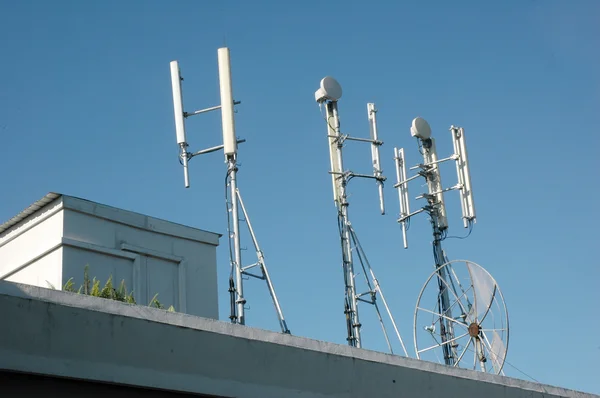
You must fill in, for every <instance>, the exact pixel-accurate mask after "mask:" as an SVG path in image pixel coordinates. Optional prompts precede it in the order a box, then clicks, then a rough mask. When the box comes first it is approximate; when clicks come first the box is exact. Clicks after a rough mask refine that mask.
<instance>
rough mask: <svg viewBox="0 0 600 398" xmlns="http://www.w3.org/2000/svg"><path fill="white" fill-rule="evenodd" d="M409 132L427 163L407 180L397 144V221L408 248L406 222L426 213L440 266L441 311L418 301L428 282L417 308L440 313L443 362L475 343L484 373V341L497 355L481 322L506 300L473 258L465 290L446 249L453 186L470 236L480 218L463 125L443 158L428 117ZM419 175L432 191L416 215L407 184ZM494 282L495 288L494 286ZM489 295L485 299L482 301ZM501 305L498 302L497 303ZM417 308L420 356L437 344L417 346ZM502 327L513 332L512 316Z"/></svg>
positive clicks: (457, 359)
mask: <svg viewBox="0 0 600 398" xmlns="http://www.w3.org/2000/svg"><path fill="white" fill-rule="evenodd" d="M410 132H411V135H412V136H413V137H415V138H417V140H418V146H419V152H420V153H421V155H422V156H423V163H420V164H418V165H416V166H414V167H411V168H410V169H411V170H418V172H417V174H416V175H414V176H412V177H408V178H407V176H406V162H405V158H404V149H402V148H401V149H398V148H394V159H395V162H396V176H397V179H398V183H397V184H395V185H394V187H395V188H398V195H399V200H400V218H399V219H398V222H399V223H400V224H401V225H402V234H403V241H404V247H405V248H407V247H408V242H407V236H406V231H407V223H409V222H410V219H411V217H412V216H414V215H416V214H418V213H421V212H426V213H427V214H428V215H429V220H430V222H431V227H432V233H433V242H432V244H433V258H434V264H435V271H434V274H435V275H437V278H436V282H437V302H436V308H438V311H427V310H424V309H423V308H419V303H420V301H421V296H422V294H423V291H424V290H425V286H424V287H423V290H422V291H421V294H420V296H419V301H418V303H417V310H419V309H420V310H424V311H426V312H428V313H430V315H431V314H433V315H434V316H437V318H438V320H437V322H439V325H440V331H439V333H440V335H439V337H440V338H441V343H439V344H438V347H439V348H441V349H442V352H443V358H444V363H445V364H446V365H449V366H457V365H458V363H459V362H460V361H461V359H462V358H463V356H464V354H465V353H466V351H467V348H468V347H469V344H471V343H473V345H474V347H475V350H476V356H475V358H476V362H477V360H478V361H479V363H480V364H481V369H482V370H484V371H485V369H486V367H485V362H486V355H485V352H484V345H485V344H486V342H487V349H488V352H489V353H490V355H494V354H495V353H494V352H492V351H493V348H492V346H493V345H492V344H491V343H490V342H489V341H487V336H486V335H485V333H484V331H485V329H484V328H483V326H482V323H483V321H484V319H485V318H486V317H487V315H488V313H489V312H490V310H491V308H492V305H493V304H494V300H501V301H502V305H503V306H504V308H505V305H504V302H503V301H504V300H503V298H502V295H501V293H500V291H499V288H498V286H497V284H496V282H495V281H493V278H492V277H491V275H489V273H487V271H485V270H483V269H482V268H481V267H480V266H478V265H476V264H475V263H472V262H465V263H466V264H467V269H468V272H469V275H470V278H469V282H468V285H469V287H468V288H466V289H465V286H464V285H462V284H461V282H460V280H459V278H458V276H457V274H456V272H455V270H454V268H453V267H452V263H456V261H454V262H451V261H449V260H448V258H447V257H446V254H445V252H444V250H443V248H442V241H443V240H444V239H446V237H447V231H448V220H447V217H446V206H445V203H444V193H445V192H448V191H451V190H458V191H459V192H460V202H461V209H462V219H463V226H464V227H465V228H469V234H470V232H471V230H472V227H473V224H474V223H475V222H476V215H475V207H474V202H473V191H472V187H471V177H470V172H469V163H468V157H467V148H466V144H465V133H464V129H463V128H461V127H455V126H451V127H450V132H451V134H452V141H453V144H454V153H453V154H452V155H451V156H449V157H447V158H444V159H438V155H437V149H436V145H435V139H434V138H432V137H431V127H430V126H429V124H428V123H427V121H425V120H424V119H423V118H420V117H417V118H415V119H414V120H413V122H412V126H411V129H410ZM450 160H454V161H455V163H456V172H457V177H458V183H457V184H456V185H454V186H452V187H450V188H443V186H442V178H441V174H440V169H439V165H440V164H441V163H443V162H446V161H450ZM419 177H423V178H424V179H425V181H426V183H427V191H428V192H427V193H424V194H421V195H420V196H418V197H417V199H425V200H426V201H427V204H426V205H425V206H424V207H422V208H420V209H419V210H417V211H414V212H412V213H411V211H410V204H409V197H408V182H410V181H411V180H414V179H416V178H419ZM467 236H468V235H467ZM479 270H483V271H479ZM477 273H479V274H480V275H483V274H485V276H486V278H487V284H486V283H484V282H483V280H482V277H481V276H477V275H478V274H477ZM430 280H432V277H430V278H429V279H428V282H427V283H429V281H430ZM427 283H426V286H427ZM489 286H493V288H489ZM470 290H472V291H473V292H472V293H471V294H473V296H472V297H471V299H469V294H468V293H469V291H470ZM475 291H479V293H481V292H484V293H489V294H480V297H477V296H476V295H475V293H474V292H475ZM484 297H485V300H483V298H484ZM452 300H454V301H452ZM461 300H463V301H464V300H466V304H465V305H463V304H462V303H461ZM477 300H479V301H486V300H487V301H489V302H484V303H483V306H482V307H481V308H484V309H485V311H483V315H482V316H481V317H478V312H477V307H478V306H479V305H481V304H482V303H481V302H479V303H476V301H477ZM457 304H458V305H457ZM496 305H498V304H497V303H496ZM481 308H480V309H481ZM417 310H416V311H415V349H416V353H417V358H419V354H420V353H421V352H424V351H427V350H430V349H432V348H435V346H432V347H428V348H426V349H424V350H419V349H418V348H417V347H416V330H417V329H416V328H417V325H416V319H417V316H416V314H417ZM453 312H454V313H460V314H459V315H458V316H454V315H453ZM505 315H506V317H507V316H508V315H507V313H506V311H505ZM456 327H460V328H464V329H466V330H467V331H466V333H464V334H462V335H459V336H457V333H456V331H455V328H456ZM425 329H426V330H427V331H429V332H430V333H432V334H433V331H434V329H435V326H434V325H433V324H432V325H431V326H427V327H426V328H425ZM501 330H506V332H507V336H508V319H506V329H501ZM463 331H464V330H463ZM488 331H490V332H494V333H495V332H496V330H495V329H488ZM463 337H468V338H469V339H470V340H469V343H467V345H466V346H465V347H464V349H463V350H462V352H461V353H460V354H459V352H458V350H457V347H458V345H459V344H458V342H457V341H458V340H459V339H460V338H463ZM434 340H435V339H434ZM484 340H486V342H484ZM505 349H506V348H504V354H502V355H503V357H504V355H505ZM503 357H502V358H503ZM492 359H493V361H494V367H495V368H496V369H499V370H498V372H500V371H501V368H502V366H501V364H500V365H499V366H496V365H498V363H499V361H498V358H495V357H494V358H492ZM503 362H504V359H502V364H503Z"/></svg>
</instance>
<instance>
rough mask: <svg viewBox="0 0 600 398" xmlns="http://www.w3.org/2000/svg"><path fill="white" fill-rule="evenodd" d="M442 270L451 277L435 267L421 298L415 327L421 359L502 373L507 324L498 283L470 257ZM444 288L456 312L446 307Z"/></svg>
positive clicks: (506, 347)
mask: <svg viewBox="0 0 600 398" xmlns="http://www.w3.org/2000/svg"><path fill="white" fill-rule="evenodd" d="M441 268H444V269H445V271H446V272H445V274H446V275H448V279H447V280H444V279H442V278H440V276H439V272H438V270H436V271H434V272H433V273H432V274H431V275H430V276H429V278H428V279H427V281H426V282H425V285H424V286H423V288H422V289H421V292H420V293H419V298H418V299H417V305H416V307H415V313H414V329H413V333H414V343H415V352H416V356H417V358H418V359H423V360H428V361H434V362H435V361H437V362H440V363H445V364H447V365H450V366H453V367H460V368H465V369H471V370H481V371H483V372H488V373H497V374H504V373H503V367H504V362H505V358H506V353H507V351H508V340H509V339H508V338H509V327H508V310H507V308H506V303H505V301H504V296H503V295H502V292H501V290H500V287H499V286H498V284H497V283H496V281H495V280H494V278H493V277H492V276H491V275H490V274H489V272H487V271H486V270H485V269H484V268H483V267H481V266H480V265H478V264H475V263H474V262H472V261H466V260H453V261H449V262H447V263H445V264H444V265H442V267H441ZM440 290H442V291H444V292H447V293H448V295H449V304H450V306H449V308H450V309H451V310H452V311H448V310H446V311H444V310H443V309H442V303H441V300H440V299H439V297H440V294H439V292H440ZM453 314H454V315H453ZM448 325H451V326H452V330H453V334H452V335H450V333H449V332H448V330H447V328H448Z"/></svg>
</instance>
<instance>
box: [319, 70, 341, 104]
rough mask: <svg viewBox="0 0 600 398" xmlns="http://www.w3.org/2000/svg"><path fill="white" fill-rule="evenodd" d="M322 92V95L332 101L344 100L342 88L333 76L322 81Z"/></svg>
mask: <svg viewBox="0 0 600 398" xmlns="http://www.w3.org/2000/svg"><path fill="white" fill-rule="evenodd" d="M320 90H321V94H322V95H323V96H324V97H325V98H327V99H328V100H330V101H337V100H339V99H340V98H342V86H340V84H339V83H338V81H337V80H335V79H334V78H333V77H331V76H325V77H324V78H323V79H321V84H320Z"/></svg>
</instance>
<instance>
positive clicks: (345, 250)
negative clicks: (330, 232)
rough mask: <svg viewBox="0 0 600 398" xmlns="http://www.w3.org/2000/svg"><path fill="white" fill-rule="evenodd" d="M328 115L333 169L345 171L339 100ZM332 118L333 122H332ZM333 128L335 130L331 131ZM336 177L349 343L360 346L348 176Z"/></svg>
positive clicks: (328, 104)
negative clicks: (332, 139) (333, 145)
mask: <svg viewBox="0 0 600 398" xmlns="http://www.w3.org/2000/svg"><path fill="white" fill-rule="evenodd" d="M326 109H327V116H328V118H327V119H328V128H329V130H330V135H335V136H336V137H337V142H336V145H335V151H332V152H331V153H330V154H331V156H332V159H331V163H332V165H334V164H335V166H334V170H332V171H334V172H335V171H338V170H339V171H340V172H342V173H343V171H344V162H343V158H342V147H343V142H342V141H341V134H340V121H339V116H338V109H337V102H336V101H332V102H328V103H327V105H326ZM330 120H332V122H333V123H331V122H330ZM331 130H333V131H331ZM334 178H336V179H339V183H337V182H336V183H335V188H334V190H335V189H336V188H337V189H338V190H339V191H338V192H337V194H336V195H335V196H336V206H337V209H338V212H339V216H340V218H341V240H342V267H343V272H344V279H345V285H346V286H345V289H346V300H347V302H348V308H347V309H346V311H348V312H349V313H348V315H349V320H350V331H351V333H350V334H349V335H348V344H349V345H351V346H354V347H358V348H360V346H361V339H360V327H361V324H360V321H359V317H358V305H357V298H356V287H355V285H354V265H353V261H352V245H351V240H350V239H351V237H350V221H349V218H348V201H347V197H346V185H347V182H348V181H347V177H346V175H344V174H341V175H334Z"/></svg>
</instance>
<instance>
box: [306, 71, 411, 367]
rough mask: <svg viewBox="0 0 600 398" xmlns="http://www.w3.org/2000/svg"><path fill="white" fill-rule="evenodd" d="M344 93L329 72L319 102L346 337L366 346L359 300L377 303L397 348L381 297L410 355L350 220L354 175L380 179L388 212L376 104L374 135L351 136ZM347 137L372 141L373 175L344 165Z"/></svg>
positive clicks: (370, 112) (372, 118)
mask: <svg viewBox="0 0 600 398" xmlns="http://www.w3.org/2000/svg"><path fill="white" fill-rule="evenodd" d="M341 97H342V87H341V86H340V84H339V83H338V82H337V81H336V80H335V79H334V78H332V77H330V76H327V77H325V78H323V79H322V80H321V83H320V85H319V89H318V90H317V91H316V92H315V100H316V101H317V103H319V105H320V106H321V107H322V106H323V104H324V105H325V121H326V125H327V141H328V146H329V160H330V163H331V171H330V172H329V173H330V174H331V179H332V185H333V199H334V202H335V205H336V208H337V212H338V226H339V229H340V240H341V243H342V268H343V271H344V285H345V297H344V314H345V318H346V329H347V333H348V334H347V338H346V340H347V341H348V344H349V345H350V346H353V347H361V346H362V339H361V333H360V330H361V326H362V325H361V323H360V320H359V316H358V303H359V302H364V303H368V304H371V305H373V306H374V307H375V311H376V313H377V316H378V318H379V322H380V324H381V327H382V329H383V334H384V337H385V340H386V342H387V344H388V348H389V350H390V352H392V353H393V352H394V351H393V349H392V345H391V343H390V340H389V336H388V333H387V331H386V328H385V325H384V323H383V319H382V317H381V313H380V311H379V306H378V303H377V298H381V301H382V303H383V305H384V307H385V309H386V311H387V314H388V316H389V318H390V321H391V323H392V326H393V328H394V331H395V333H396V336H397V337H398V340H399V342H400V345H401V347H402V350H403V352H404V355H406V356H408V355H407V353H406V348H405V347H404V342H403V341H402V337H401V336H400V332H399V331H398V328H397V326H396V321H395V320H394V317H393V316H392V313H391V311H390V309H389V307H388V305H387V302H386V300H385V297H384V295H383V292H382V290H381V286H380V284H379V281H378V280H377V278H376V277H375V273H374V272H373V269H372V268H371V265H370V263H369V261H368V259H367V256H366V254H365V252H364V250H363V248H362V246H361V244H360V241H359V240H358V237H357V235H356V232H355V230H354V227H353V226H352V224H351V223H350V218H349V215H348V197H347V193H346V189H347V186H348V182H349V181H350V179H352V178H354V177H361V178H370V179H374V180H375V181H376V182H377V184H378V186H379V207H380V211H381V214H384V213H385V209H384V202H383V182H384V181H385V177H384V176H383V173H382V170H381V164H380V160H379V146H381V145H382V144H383V142H381V141H379V137H378V132H377V120H376V116H375V114H376V109H375V104H372V103H369V104H367V112H368V115H367V116H368V119H369V125H370V131H371V136H370V138H368V139H366V138H356V137H351V136H349V135H347V134H342V132H341V130H340V119H339V115H338V100H339V99H340V98H341ZM346 141H358V142H367V143H370V144H371V159H372V162H373V175H368V174H357V173H354V172H352V171H347V170H345V169H344V159H343V147H344V143H345V142H346ZM354 255H356V257H357V258H358V260H359V262H360V265H361V268H362V270H363V271H364V272H363V275H364V283H365V285H366V288H367V289H366V291H365V292H362V293H357V286H356V282H357V281H356V274H355V273H354V259H353V256H354Z"/></svg>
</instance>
